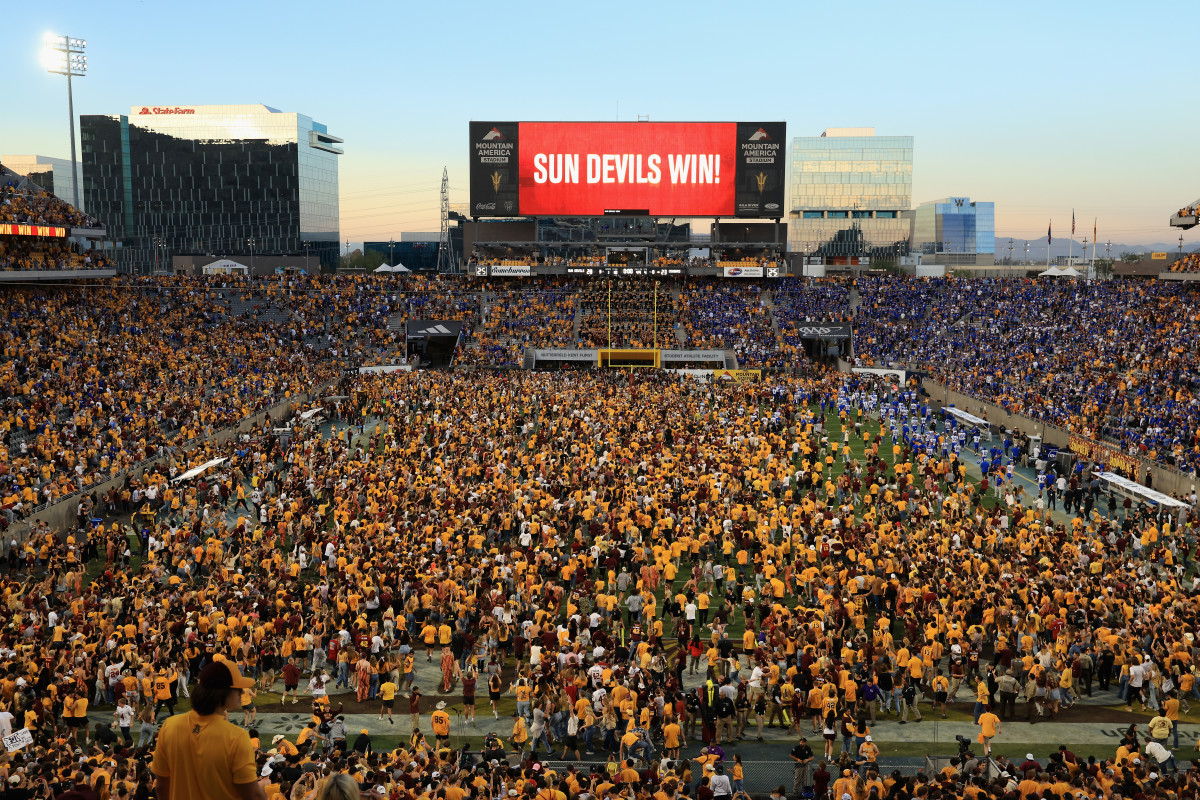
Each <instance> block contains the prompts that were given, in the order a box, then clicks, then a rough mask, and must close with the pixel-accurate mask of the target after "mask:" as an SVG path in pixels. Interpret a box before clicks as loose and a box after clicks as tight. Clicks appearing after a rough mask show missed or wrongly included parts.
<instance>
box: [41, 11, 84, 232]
mask: <svg viewBox="0 0 1200 800" xmlns="http://www.w3.org/2000/svg"><path fill="white" fill-rule="evenodd" d="M43 42H44V43H45V47H43V48H42V64H44V65H45V67H46V69H47V70H48V71H49V72H53V73H54V74H55V75H66V76H67V115H68V117H69V118H70V122H71V184H72V186H73V188H74V190H75V208H79V207H80V205H79V175H78V174H77V171H76V168H75V98H74V96H73V95H72V93H71V78H82V77H83V76H84V75H86V74H87V56H86V55H84V53H83V51H84V50H85V49H86V48H87V41H85V40H83V39H72V38H71V37H70V36H59V35H58V34H55V33H47V34H46V35H45V37H43Z"/></svg>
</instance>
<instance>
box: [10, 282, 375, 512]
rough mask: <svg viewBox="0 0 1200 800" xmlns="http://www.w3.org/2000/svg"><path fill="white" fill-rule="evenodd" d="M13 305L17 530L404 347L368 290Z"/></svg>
mask: <svg viewBox="0 0 1200 800" xmlns="http://www.w3.org/2000/svg"><path fill="white" fill-rule="evenodd" d="M3 297H4V300H5V312H6V313H5V315H4V317H3V320H2V321H0V349H2V350H3V352H4V362H3V365H2V369H0V397H3V398H4V399H3V400H0V433H2V434H3V435H2V437H0V466H2V467H3V472H2V474H0V505H3V507H4V508H5V509H6V510H7V511H8V512H9V514H8V515H6V516H11V517H13V518H21V517H23V516H26V515H28V514H29V513H30V512H31V511H32V510H33V508H35V507H36V506H38V505H40V504H41V503H43V502H53V501H55V500H57V499H59V498H61V497H63V496H65V495H67V494H70V493H72V492H74V491H76V490H79V489H86V488H87V487H88V486H90V485H92V484H95V483H97V482H99V481H103V480H105V479H107V478H109V477H111V476H113V475H116V474H117V473H119V472H121V471H122V470H124V469H126V468H127V467H129V466H131V465H133V464H136V463H138V462H140V461H142V460H144V459H146V458H148V457H150V456H153V455H161V454H162V453H163V452H164V449H166V448H170V447H172V446H176V445H178V444H180V443H182V442H186V441H189V440H193V439H196V438H198V437H201V436H203V435H207V434H209V433H211V432H213V431H214V430H218V429H220V428H222V427H225V426H228V425H231V424H234V423H237V422H240V421H241V420H242V419H244V418H246V417H248V416H251V415H253V414H254V413H255V412H257V411H259V410H261V409H262V408H265V407H267V406H269V405H272V404H274V403H276V402H279V401H280V400H282V399H285V398H286V397H288V396H290V395H291V394H295V393H296V392H297V391H298V390H299V389H300V387H308V386H312V385H316V384H319V383H320V382H321V381H323V380H326V379H328V378H331V377H334V376H336V375H337V374H339V372H340V370H341V368H342V365H343V363H344V362H345V361H346V360H347V359H351V360H352V363H365V362H367V361H368V360H369V359H370V358H371V355H372V353H373V352H374V351H375V350H376V349H377V348H383V347H386V346H387V345H388V341H389V339H390V338H391V337H392V334H391V332H389V331H388V330H387V328H386V321H387V318H388V316H389V313H390V311H391V308H392V303H391V301H390V300H389V299H388V298H387V297H386V296H385V295H383V294H381V293H380V292H379V291H378V288H377V287H376V286H374V285H373V284H372V283H371V282H370V280H369V279H366V278H362V277H356V278H345V277H342V278H337V279H333V278H309V279H305V280H291V281H289V282H286V283H280V282H275V281H273V282H270V283H267V282H251V281H247V280H244V279H237V278H233V277H222V278H220V279H211V278H210V279H195V278H176V279H159V280H155V281H150V280H148V279H139V280H137V281H133V282H119V283H118V282H113V283H110V284H105V285H103V286H100V287H95V288H92V289H90V290H88V291H87V292H81V291H78V290H58V289H47V290H44V291H42V290H38V291H33V290H28V289H5V290H4V293H3Z"/></svg>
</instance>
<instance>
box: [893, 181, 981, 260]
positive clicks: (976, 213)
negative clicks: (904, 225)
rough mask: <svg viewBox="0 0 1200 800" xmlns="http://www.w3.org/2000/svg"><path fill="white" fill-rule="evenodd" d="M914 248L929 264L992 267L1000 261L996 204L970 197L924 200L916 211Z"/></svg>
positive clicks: (913, 218) (913, 217) (913, 226)
mask: <svg viewBox="0 0 1200 800" xmlns="http://www.w3.org/2000/svg"><path fill="white" fill-rule="evenodd" d="M912 220H913V222H912V228H913V249H914V250H915V251H916V252H919V253H922V254H924V256H925V259H924V260H925V262H926V263H933V264H946V265H948V266H961V267H975V266H981V267H983V266H986V267H990V266H992V265H994V264H995V262H996V207H995V204H994V203H980V202H975V203H972V202H971V198H969V197H946V198H943V199H941V200H933V201H930V202H928V203H922V204H921V205H919V206H917V208H916V209H915V210H914V211H913V212H912Z"/></svg>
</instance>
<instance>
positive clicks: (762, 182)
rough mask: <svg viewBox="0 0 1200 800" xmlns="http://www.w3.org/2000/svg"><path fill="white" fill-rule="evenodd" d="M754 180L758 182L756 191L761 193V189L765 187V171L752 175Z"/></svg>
mask: <svg viewBox="0 0 1200 800" xmlns="http://www.w3.org/2000/svg"><path fill="white" fill-rule="evenodd" d="M754 180H755V181H756V182H757V183H758V193H759V194H762V193H763V190H764V189H766V188H767V173H765V172H760V173H758V174H757V175H755V176H754Z"/></svg>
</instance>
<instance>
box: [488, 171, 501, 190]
mask: <svg viewBox="0 0 1200 800" xmlns="http://www.w3.org/2000/svg"><path fill="white" fill-rule="evenodd" d="M491 177H492V191H493V192H494V193H496V194H499V193H500V182H501V181H502V180H504V173H503V172H501V171H500V170H496V171H495V172H493V173H492V176H491Z"/></svg>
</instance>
